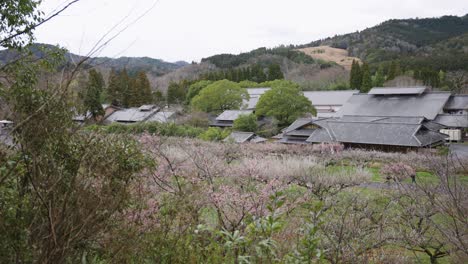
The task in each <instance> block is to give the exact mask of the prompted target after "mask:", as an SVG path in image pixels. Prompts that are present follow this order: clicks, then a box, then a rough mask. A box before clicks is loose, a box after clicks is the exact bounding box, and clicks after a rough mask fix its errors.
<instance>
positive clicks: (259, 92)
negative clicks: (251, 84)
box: [247, 87, 271, 96]
mask: <svg viewBox="0 0 468 264" xmlns="http://www.w3.org/2000/svg"><path fill="white" fill-rule="evenodd" d="M270 89H271V88H269V87H262V88H247V93H248V94H249V95H250V96H252V95H262V94H264V93H265V92H267V91H269V90H270Z"/></svg>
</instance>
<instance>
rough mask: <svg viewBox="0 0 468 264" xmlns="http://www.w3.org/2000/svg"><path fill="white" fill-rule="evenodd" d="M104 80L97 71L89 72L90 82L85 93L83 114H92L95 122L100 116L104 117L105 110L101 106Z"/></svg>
mask: <svg viewBox="0 0 468 264" xmlns="http://www.w3.org/2000/svg"><path fill="white" fill-rule="evenodd" d="M104 86H105V83H104V78H103V77H102V74H101V73H100V72H98V71H96V70H95V69H91V70H90V71H89V76H88V82H87V85H86V87H85V91H84V92H83V95H82V97H83V104H84V111H83V114H84V115H86V114H87V113H88V112H89V113H90V114H91V116H92V117H93V119H94V120H96V118H97V117H98V116H102V115H104V109H103V108H102V104H101V94H102V92H103V90H104Z"/></svg>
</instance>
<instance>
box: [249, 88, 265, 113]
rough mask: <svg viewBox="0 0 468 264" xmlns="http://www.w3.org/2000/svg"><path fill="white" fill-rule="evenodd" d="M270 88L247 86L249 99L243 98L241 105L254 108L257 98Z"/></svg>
mask: <svg viewBox="0 0 468 264" xmlns="http://www.w3.org/2000/svg"><path fill="white" fill-rule="evenodd" d="M269 90H271V88H266V87H265V88H247V93H248V94H249V100H244V101H243V105H244V108H245V109H251V110H253V109H255V107H257V103H258V100H259V99H260V96H262V95H263V94H264V93H265V92H267V91H269Z"/></svg>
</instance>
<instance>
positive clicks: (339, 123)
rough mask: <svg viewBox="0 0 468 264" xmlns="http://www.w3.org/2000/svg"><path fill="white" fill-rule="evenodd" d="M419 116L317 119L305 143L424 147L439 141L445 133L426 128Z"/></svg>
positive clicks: (443, 137)
mask: <svg viewBox="0 0 468 264" xmlns="http://www.w3.org/2000/svg"><path fill="white" fill-rule="evenodd" d="M424 122H425V121H424V118H420V117H383V118H382V117H343V118H342V119H327V120H322V121H319V122H316V124H317V125H319V126H320V127H321V128H320V129H317V130H315V131H314V132H313V133H312V134H311V135H310V137H309V138H308V139H307V142H310V143H321V142H332V141H336V142H342V143H354V144H373V145H393V146H407V147H424V146H429V145H433V144H436V143H439V142H442V141H443V140H444V139H445V136H444V135H443V134H441V133H438V132H435V131H431V130H429V129H427V128H426V127H425V126H424V125H423V124H424Z"/></svg>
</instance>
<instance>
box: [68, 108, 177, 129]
mask: <svg viewBox="0 0 468 264" xmlns="http://www.w3.org/2000/svg"><path fill="white" fill-rule="evenodd" d="M103 108H104V110H105V115H104V116H103V117H102V119H101V120H100V121H101V122H103V123H123V124H128V123H137V122H160V123H166V122H169V121H170V120H172V119H173V118H174V117H175V111H168V110H167V109H161V108H159V107H157V106H155V105H142V106H140V107H131V108H120V107H116V106H113V105H103ZM89 118H91V114H90V113H87V114H86V116H84V115H77V116H75V117H74V119H73V120H74V121H77V122H85V121H86V120H87V119H89Z"/></svg>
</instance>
